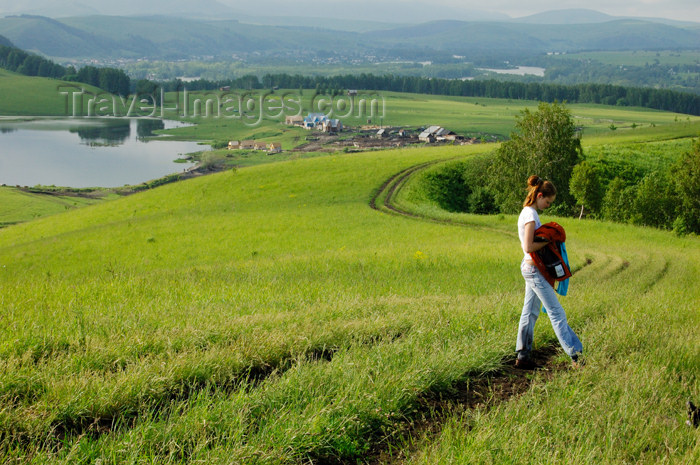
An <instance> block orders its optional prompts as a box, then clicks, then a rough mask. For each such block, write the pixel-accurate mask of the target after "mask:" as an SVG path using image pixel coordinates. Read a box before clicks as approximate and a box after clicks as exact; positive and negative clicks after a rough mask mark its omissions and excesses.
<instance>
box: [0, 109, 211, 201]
mask: <svg viewBox="0 0 700 465" xmlns="http://www.w3.org/2000/svg"><path fill="white" fill-rule="evenodd" d="M183 125H185V124H184V123H180V122H176V121H167V120H162V119H147V118H133V119H122V118H92V119H83V118H65V119H38V120H31V121H11V122H9V121H8V122H3V121H0V184H7V185H11V186H14V185H20V186H35V185H37V184H42V185H47V186H50V185H55V186H66V187H119V186H123V185H126V184H140V183H142V182H144V181H149V180H152V179H157V178H160V177H162V176H165V175H167V174H172V173H177V172H181V171H183V170H184V169H186V168H188V167H189V166H191V164H190V163H175V160H176V159H177V158H179V157H181V156H182V155H185V154H187V153H192V152H199V151H202V150H208V149H209V146H204V145H199V144H197V143H196V142H184V141H174V140H167V137H163V136H160V137H159V138H157V139H153V136H154V134H153V131H155V130H159V129H170V128H174V127H179V126H183Z"/></svg>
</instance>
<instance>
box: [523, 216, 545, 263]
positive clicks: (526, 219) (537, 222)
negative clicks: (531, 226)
mask: <svg viewBox="0 0 700 465" xmlns="http://www.w3.org/2000/svg"><path fill="white" fill-rule="evenodd" d="M533 221H534V222H535V229H537V228H539V227H540V226H542V223H541V222H540V215H538V214H537V209H535V207H523V211H521V212H520V217H518V237H520V247H521V248H522V249H523V252H525V225H526V224H528V223H531V222H533ZM525 258H530V255H529V254H528V253H527V252H525Z"/></svg>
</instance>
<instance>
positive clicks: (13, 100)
mask: <svg viewBox="0 0 700 465" xmlns="http://www.w3.org/2000/svg"><path fill="white" fill-rule="evenodd" d="M80 88H84V89H85V90H86V91H87V92H93V93H101V94H104V92H103V91H101V90H100V89H98V88H96V87H92V86H88V85H86V84H81V83H77V82H66V81H60V80H57V79H49V78H42V77H31V76H23V75H21V74H17V73H13V72H11V71H6V70H4V69H0V95H2V99H0V115H3V116H70V115H71V113H72V108H73V104H72V101H71V100H67V99H71V98H72V97H71V95H72V93H73V92H74V91H75V90H74V89H78V90H79V89H80ZM62 91H63V92H70V93H71V94H69V95H68V96H66V95H61V93H60V92H62ZM83 106H84V108H85V109H86V108H87V98H85V99H84V101H83Z"/></svg>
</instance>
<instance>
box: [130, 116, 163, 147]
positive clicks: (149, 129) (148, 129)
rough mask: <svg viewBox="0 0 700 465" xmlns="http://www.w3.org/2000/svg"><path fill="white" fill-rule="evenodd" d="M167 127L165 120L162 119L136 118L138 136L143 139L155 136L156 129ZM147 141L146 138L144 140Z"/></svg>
mask: <svg viewBox="0 0 700 465" xmlns="http://www.w3.org/2000/svg"><path fill="white" fill-rule="evenodd" d="M160 129H165V122H163V120H162V119H137V120H136V137H137V138H138V139H139V140H143V139H145V138H147V137H153V136H154V135H155V134H154V132H155V131H158V130H160ZM143 141H144V142H147V141H146V140H143Z"/></svg>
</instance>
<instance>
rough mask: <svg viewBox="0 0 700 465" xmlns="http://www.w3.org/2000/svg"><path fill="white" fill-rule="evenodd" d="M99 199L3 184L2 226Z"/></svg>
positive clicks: (0, 203) (0, 192) (89, 203)
mask: <svg viewBox="0 0 700 465" xmlns="http://www.w3.org/2000/svg"><path fill="white" fill-rule="evenodd" d="M99 201H100V199H97V198H92V199H91V198H86V197H75V196H65V195H43V194H34V193H31V192H25V191H22V190H20V189H17V188H15V187H7V186H3V187H0V205H2V209H0V227H3V226H7V225H10V224H14V223H19V222H22V221H29V220H33V219H35V218H39V217H42V216H48V215H54V214H56V213H62V212H65V211H66V210H70V209H73V208H78V207H82V206H85V205H92V204H93V203H96V202H99Z"/></svg>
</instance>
